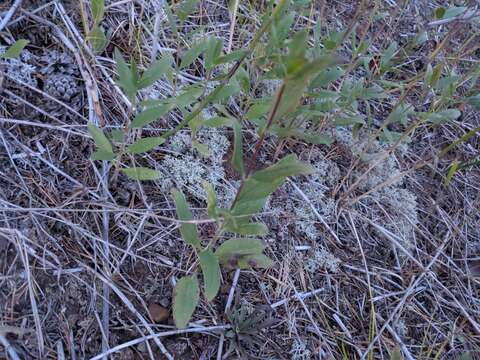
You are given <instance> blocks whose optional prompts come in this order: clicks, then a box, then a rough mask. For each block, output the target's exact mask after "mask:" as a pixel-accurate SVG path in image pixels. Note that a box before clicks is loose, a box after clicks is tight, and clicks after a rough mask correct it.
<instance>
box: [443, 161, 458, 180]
mask: <svg viewBox="0 0 480 360" xmlns="http://www.w3.org/2000/svg"><path fill="white" fill-rule="evenodd" d="M459 165H460V163H459V162H458V161H454V162H453V163H452V165H450V167H449V168H448V173H447V176H446V179H445V185H448V184H449V183H450V181H452V179H453V176H454V175H455V173H456V172H457V171H458V168H459Z"/></svg>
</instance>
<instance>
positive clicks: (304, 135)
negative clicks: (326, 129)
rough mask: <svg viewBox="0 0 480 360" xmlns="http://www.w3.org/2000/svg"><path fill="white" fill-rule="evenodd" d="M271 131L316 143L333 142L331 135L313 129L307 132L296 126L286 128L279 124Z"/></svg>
mask: <svg viewBox="0 0 480 360" xmlns="http://www.w3.org/2000/svg"><path fill="white" fill-rule="evenodd" d="M269 132H271V133H273V134H276V135H278V136H280V137H283V138H286V137H293V138H296V139H299V140H304V141H306V142H308V143H310V144H314V145H331V144H332V143H333V139H332V138H331V137H330V136H328V135H324V134H319V133H316V132H313V131H311V132H307V131H303V130H300V129H295V128H291V129H286V128H281V127H279V126H272V127H271V128H270V131H269Z"/></svg>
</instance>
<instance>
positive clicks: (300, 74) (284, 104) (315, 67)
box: [273, 56, 334, 122]
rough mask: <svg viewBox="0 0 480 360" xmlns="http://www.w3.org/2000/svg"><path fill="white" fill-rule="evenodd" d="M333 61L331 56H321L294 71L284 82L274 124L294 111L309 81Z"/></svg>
mask: <svg viewBox="0 0 480 360" xmlns="http://www.w3.org/2000/svg"><path fill="white" fill-rule="evenodd" d="M333 62H334V59H333V57H331V56H323V57H320V58H317V59H315V60H313V61H312V62H308V63H306V64H303V66H302V67H300V68H299V69H296V70H295V73H294V74H293V76H291V77H288V78H287V79H285V80H284V90H283V94H282V98H281V100H280V104H279V106H278V109H277V112H276V114H275V118H274V120H273V121H274V122H276V121H278V120H279V119H281V118H283V117H284V116H285V115H287V114H289V113H291V112H292V111H293V110H295V109H296V108H297V106H298V104H299V103H300V100H301V99H302V97H303V95H304V89H305V87H306V86H307V84H308V83H309V81H310V79H311V78H312V77H313V76H315V75H317V74H318V72H320V71H321V70H323V69H325V68H327V67H328V66H330V65H333Z"/></svg>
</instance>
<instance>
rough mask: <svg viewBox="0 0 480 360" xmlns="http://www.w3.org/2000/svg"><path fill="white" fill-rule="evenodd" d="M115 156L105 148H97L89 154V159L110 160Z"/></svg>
mask: <svg viewBox="0 0 480 360" xmlns="http://www.w3.org/2000/svg"><path fill="white" fill-rule="evenodd" d="M115 157H116V155H115V154H114V153H112V152H108V151H105V150H97V151H95V152H94V153H93V154H92V155H91V156H90V159H92V160H107V161H111V160H113V159H115Z"/></svg>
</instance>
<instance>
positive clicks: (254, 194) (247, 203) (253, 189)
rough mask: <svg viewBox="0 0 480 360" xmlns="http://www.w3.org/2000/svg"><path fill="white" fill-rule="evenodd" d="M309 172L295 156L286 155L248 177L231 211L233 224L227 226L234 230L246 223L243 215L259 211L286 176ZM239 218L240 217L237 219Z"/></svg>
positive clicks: (306, 166) (310, 169) (310, 170)
mask: <svg viewBox="0 0 480 360" xmlns="http://www.w3.org/2000/svg"><path fill="white" fill-rule="evenodd" d="M310 172H312V168H311V167H309V166H308V165H305V164H302V163H301V162H299V161H298V160H297V158H296V157H295V155H288V156H286V157H285V158H283V159H282V160H280V161H278V162H277V163H276V164H275V165H271V166H269V167H268V168H266V169H264V170H261V171H258V172H256V173H254V174H253V175H251V176H249V177H248V178H247V180H246V181H245V182H244V185H243V188H242V189H241V191H240V193H239V194H238V197H237V201H236V202H235V205H234V207H233V208H232V211H231V215H232V216H233V217H234V221H235V224H230V223H228V226H233V227H234V228H235V227H239V226H240V225H241V224H244V223H248V221H249V218H250V216H243V215H253V214H254V213H256V212H258V211H260V210H261V209H262V208H263V206H264V205H265V203H266V202H267V199H268V197H269V196H270V195H271V194H272V193H273V192H274V191H275V190H276V189H277V188H278V187H279V186H280V185H281V184H282V183H283V182H284V181H285V179H286V178H287V177H288V176H294V175H299V174H307V173H310ZM239 216H242V217H241V218H239ZM232 222H233V220H232Z"/></svg>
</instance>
